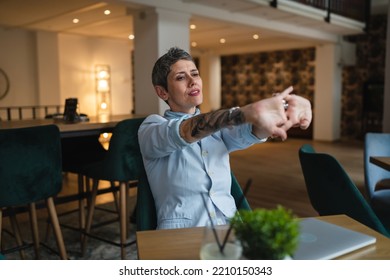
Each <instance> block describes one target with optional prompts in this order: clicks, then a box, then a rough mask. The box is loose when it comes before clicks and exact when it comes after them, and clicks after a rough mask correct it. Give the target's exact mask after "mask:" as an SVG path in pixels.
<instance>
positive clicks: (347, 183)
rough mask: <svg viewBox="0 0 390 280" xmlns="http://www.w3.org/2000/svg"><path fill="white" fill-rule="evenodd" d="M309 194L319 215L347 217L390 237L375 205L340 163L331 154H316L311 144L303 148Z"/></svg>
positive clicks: (301, 149)
mask: <svg viewBox="0 0 390 280" xmlns="http://www.w3.org/2000/svg"><path fill="white" fill-rule="evenodd" d="M299 159H300V163H301V168H302V172H303V176H304V179H305V183H306V188H307V192H308V195H309V198H310V202H311V204H312V206H313V208H314V209H315V210H316V211H317V212H318V214H319V215H321V216H323V215H337V214H345V215H348V216H349V217H351V218H353V219H355V220H357V221H359V222H361V223H362V224H365V225H366V226H368V227H370V228H372V229H374V230H376V231H378V232H380V233H382V234H384V235H386V236H388V237H390V233H389V232H388V231H387V229H386V228H385V227H384V226H383V224H382V223H381V221H380V220H379V218H378V217H377V216H376V214H375V213H374V211H373V210H372V208H371V206H370V205H369V204H368V202H367V201H366V200H365V198H364V197H363V195H362V194H361V193H360V191H359V190H358V188H357V187H356V185H355V184H354V183H353V181H352V180H351V178H350V177H349V176H348V174H347V173H346V172H345V170H344V168H343V167H342V166H341V165H340V163H339V162H338V161H337V160H336V159H335V158H334V157H333V156H331V155H329V154H324V153H316V152H315V150H314V149H313V147H312V146H311V145H308V144H305V145H303V146H302V147H301V148H300V149H299Z"/></svg>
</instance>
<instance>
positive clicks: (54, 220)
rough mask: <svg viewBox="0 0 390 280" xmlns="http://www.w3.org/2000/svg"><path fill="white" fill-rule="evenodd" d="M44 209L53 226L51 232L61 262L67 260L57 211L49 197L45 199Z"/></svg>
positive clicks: (51, 198)
mask: <svg viewBox="0 0 390 280" xmlns="http://www.w3.org/2000/svg"><path fill="white" fill-rule="evenodd" d="M46 207H47V210H48V212H49V216H50V221H51V224H52V226H53V231H54V234H55V237H56V242H57V247H58V251H59V254H60V257H61V259H63V260H67V259H68V255H67V253H66V249H65V243H64V238H63V236H62V232H61V228H60V222H59V220H58V216H57V211H56V207H55V205H54V199H53V197H49V198H48V199H46Z"/></svg>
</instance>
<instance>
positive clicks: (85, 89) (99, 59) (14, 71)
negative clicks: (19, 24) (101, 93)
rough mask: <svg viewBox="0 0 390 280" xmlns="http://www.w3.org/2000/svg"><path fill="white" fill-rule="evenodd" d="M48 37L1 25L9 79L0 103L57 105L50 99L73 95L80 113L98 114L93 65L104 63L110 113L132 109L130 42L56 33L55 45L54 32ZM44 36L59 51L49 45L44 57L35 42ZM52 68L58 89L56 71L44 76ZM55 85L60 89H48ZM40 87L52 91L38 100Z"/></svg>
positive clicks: (0, 54) (1, 58)
mask: <svg viewBox="0 0 390 280" xmlns="http://www.w3.org/2000/svg"><path fill="white" fill-rule="evenodd" d="M41 35H42V34H41ZM47 35H48V34H46V35H45V36H39V35H37V34H36V33H35V32H33V31H27V30H19V29H8V30H6V29H2V28H0V50H1V51H0V68H1V69H3V70H4V71H5V72H6V73H7V75H8V76H9V79H10V83H11V87H10V91H9V93H8V95H7V96H6V97H5V98H4V99H2V100H0V107H5V106H26V105H57V104H48V102H49V103H51V101H52V100H59V102H62V103H64V102H65V99H66V98H69V97H76V98H78V99H79V103H80V111H81V112H82V113H86V114H88V115H90V116H93V115H96V101H95V99H96V98H95V78H94V66H95V64H108V65H110V67H111V99H112V112H113V114H129V113H130V112H131V110H132V108H133V101H132V100H133V98H132V81H131V46H130V43H129V42H128V41H126V40H115V39H100V38H92V37H85V36H76V35H68V34H59V35H58V36H57V38H58V43H56V42H53V40H55V38H56V36H49V37H48V36H47ZM48 38H49V39H50V41H51V44H50V46H51V48H58V50H52V49H50V46H49V49H47V50H46V56H47V57H45V51H42V48H38V49H37V46H40V45H42V44H40V41H39V40H48ZM43 43H44V42H43ZM46 46H47V45H46ZM38 54H39V56H38ZM43 64H44V65H43ZM42 68H44V71H42ZM51 69H52V71H53V73H59V87H58V79H57V80H56V79H53V77H55V75H54V76H53V75H49V74H48V73H49V71H50V70H51ZM38 70H39V73H40V75H38ZM45 73H46V74H45ZM42 74H43V76H42ZM50 74H52V73H50ZM45 76H46V77H45ZM53 88H59V90H58V91H59V92H57V91H56V92H52V91H53V90H50V89H53ZM39 90H44V91H48V92H50V94H52V95H53V96H51V98H49V100H50V101H48V99H44V98H40V96H41V94H40V92H39Z"/></svg>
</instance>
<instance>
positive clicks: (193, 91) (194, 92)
mask: <svg viewBox="0 0 390 280" xmlns="http://www.w3.org/2000/svg"><path fill="white" fill-rule="evenodd" d="M199 94H200V90H198V89H194V90H191V91H190V93H189V94H188V95H189V96H198V95H199Z"/></svg>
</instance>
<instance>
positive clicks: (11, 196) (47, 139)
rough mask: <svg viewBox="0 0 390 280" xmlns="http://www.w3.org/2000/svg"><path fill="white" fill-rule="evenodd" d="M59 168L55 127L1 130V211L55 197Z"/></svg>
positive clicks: (59, 186)
mask: <svg viewBox="0 0 390 280" xmlns="http://www.w3.org/2000/svg"><path fill="white" fill-rule="evenodd" d="M61 164H62V163H61V142H60V132H59V130H58V127H57V126H56V125H45V126H37V127H29V128H17V129H0V178H1V183H0V207H8V206H19V205H25V204H28V203H31V202H37V201H40V200H43V199H46V198H48V197H51V196H54V195H56V194H58V193H59V192H60V191H61V187H62V165H61Z"/></svg>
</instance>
